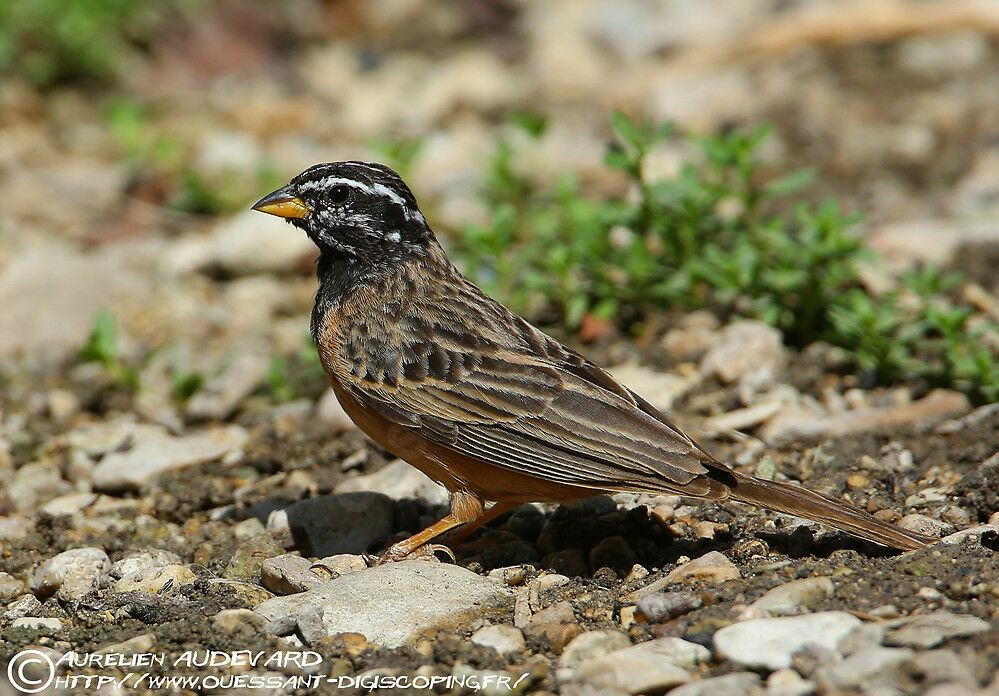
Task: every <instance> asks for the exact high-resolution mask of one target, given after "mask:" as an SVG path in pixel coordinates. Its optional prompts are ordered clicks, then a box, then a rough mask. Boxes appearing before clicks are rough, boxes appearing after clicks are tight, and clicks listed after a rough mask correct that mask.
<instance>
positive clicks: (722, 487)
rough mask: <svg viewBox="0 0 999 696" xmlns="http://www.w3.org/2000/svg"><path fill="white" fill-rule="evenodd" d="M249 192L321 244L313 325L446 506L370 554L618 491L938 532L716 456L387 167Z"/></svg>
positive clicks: (342, 393)
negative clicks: (468, 247) (518, 307)
mask: <svg viewBox="0 0 999 696" xmlns="http://www.w3.org/2000/svg"><path fill="white" fill-rule="evenodd" d="M252 208H253V210H257V211H260V212H264V213H268V214H271V215H276V216H278V217H281V218H284V219H285V220H286V221H288V222H290V223H291V224H292V225H294V226H295V227H297V228H300V229H301V230H304V232H305V234H306V235H308V237H309V238H310V239H311V240H312V241H313V242H314V243H315V245H316V246H317V247H318V248H319V255H318V257H317V260H316V273H317V277H318V290H317V292H316V298H315V304H314V307H313V309H312V315H311V321H310V330H311V333H312V337H313V339H314V341H315V345H316V346H317V349H318V353H319V358H320V361H321V363H322V366H323V369H324V371H325V373H326V376H327V377H328V379H329V382H330V386H331V387H332V391H333V393H334V394H335V395H336V398H337V399H338V401H339V402H340V404H341V406H342V407H343V409H344V411H345V412H346V413H347V415H348V416H349V417H350V418H351V419H352V420H353V421H354V423H355V424H356V425H357V426H358V427H360V429H361V430H363V431H364V432H365V433H366V434H367V435H368V436H369V437H370V438H371V439H372V440H374V441H375V442H376V443H378V444H379V445H381V446H382V447H384V448H385V449H386V450H388V451H389V452H391V453H392V454H393V455H395V456H396V457H399V458H401V459H403V460H405V461H406V462H408V463H409V464H411V465H412V466H415V467H416V468H418V469H420V470H421V471H423V472H424V473H425V474H426V475H427V476H429V477H430V478H432V479H433V480H435V481H437V482H438V483H440V484H441V485H443V486H444V487H445V488H446V489H447V490H448V492H449V494H450V512H449V513H448V514H447V515H445V516H444V517H443V518H442V519H441V520H439V521H438V522H436V523H434V524H432V525H430V526H429V527H427V528H426V529H424V530H423V531H420V532H418V533H416V534H414V535H412V536H410V537H408V538H406V539H403V540H401V541H398V542H396V543H394V544H392V545H391V546H390V547H389V548H388V550H387V551H386V552H385V553H384V554H383V555H382V556H381V557H380V559H379V562H391V561H398V560H402V559H406V558H411V557H418V556H420V555H432V554H434V553H435V552H437V551H441V550H443V551H446V552H448V553H450V551H449V550H448V549H447V547H444V546H442V545H440V544H438V543H436V542H435V539H437V537H438V536H439V535H441V534H443V533H445V532H448V531H451V538H452V539H453V540H455V541H458V540H460V539H463V538H466V537H467V536H468V535H469V534H470V533H471V532H472V531H474V530H475V529H477V528H479V527H480V526H481V525H483V524H485V523H487V522H488V521H490V520H492V519H495V518H496V517H498V516H500V515H502V514H503V513H505V512H507V511H510V510H512V509H514V508H516V507H517V506H519V505H522V504H524V503H529V502H553V503H562V502H570V501H573V500H579V499H583V498H589V497H593V496H597V495H605V494H614V493H620V492H640V493H642V492H644V493H666V494H676V495H681V496H688V497H692V498H700V499H704V500H709V501H723V500H727V499H731V500H735V501H740V502H744V503H751V504H755V505H758V506H763V507H767V508H771V509H774V510H778V511H780V512H783V513H788V514H792V515H796V516H798V517H803V518H807V519H809V520H813V521H815V522H821V523H824V524H827V525H830V526H832V527H835V528H837V529H839V530H842V531H845V532H848V533H850V534H853V535H855V536H859V537H862V538H864V539H867V540H871V541H874V542H878V543H880V544H883V545H886V546H889V547H894V548H897V549H901V550H915V549H921V548H924V547H926V546H927V545H929V544H931V543H932V542H934V541H935V540H934V539H932V538H930V537H927V536H924V535H922V534H918V533H916V532H913V531H909V530H906V529H903V528H901V527H898V526H895V525H892V524H889V523H887V522H884V521H882V520H879V519H877V518H875V517H873V516H872V515H870V514H868V513H867V512H866V511H864V510H861V509H860V508H858V507H856V506H854V505H852V504H850V503H848V502H846V501H843V500H838V499H836V498H833V497H831V496H827V495H824V494H821V493H818V492H814V491H811V490H808V489H806V488H804V487H801V486H796V485H793V484H789V483H784V482H779V481H772V480H766V479H760V478H756V477H754V476H750V475H747V474H744V473H741V472H739V471H737V470H736V469H733V468H731V467H729V466H728V465H726V464H724V463H723V462H721V461H719V460H718V459H717V458H715V457H714V456H712V455H711V454H710V453H709V452H708V451H707V450H705V449H704V448H703V447H701V446H700V445H699V444H698V443H697V442H695V441H694V440H693V439H692V438H691V437H690V436H688V435H687V434H686V433H684V432H683V431H682V430H681V429H680V428H679V427H678V426H677V425H676V423H675V422H674V421H673V420H671V419H670V418H669V417H668V416H667V415H666V414H664V413H662V412H661V411H659V410H658V409H656V408H655V407H654V406H652V405H651V404H650V403H649V402H648V401H646V400H645V399H643V398H642V397H641V396H639V395H638V394H637V393H636V392H635V391H632V390H631V389H629V388H628V387H626V386H624V385H623V384H621V383H620V382H618V381H617V380H616V379H614V378H613V377H612V376H611V375H610V374H609V373H608V372H606V371H605V370H603V369H602V368H601V367H599V366H598V365H596V364H595V363H593V362H591V361H590V360H588V359H586V358H585V357H583V356H582V355H581V354H580V353H579V352H577V351H576V350H574V349H573V348H571V347H569V346H566V345H564V344H562V343H560V342H559V341H557V340H555V339H554V338H552V337H550V336H549V335H547V334H546V333H544V332H543V331H541V330H540V329H538V328H536V327H535V326H533V325H532V324H530V323H529V322H528V321H527V320H525V319H523V318H522V317H520V316H519V315H517V314H515V313H514V312H513V311H511V310H510V309H508V308H507V307H505V306H504V305H502V304H501V303H499V302H498V301H496V300H494V299H493V298H491V297H490V296H489V295H487V294H486V293H485V292H484V291H482V290H481V289H479V288H478V287H477V286H476V285H475V284H474V283H473V282H472V281H471V280H469V279H468V278H467V277H465V276H464V275H463V274H462V273H461V272H460V271H459V270H458V268H457V267H456V266H455V265H454V264H453V263H452V262H451V261H450V260H449V259H448V257H447V255H446V254H445V251H444V248H443V247H442V245H441V243H440V242H439V241H438V239H437V237H436V235H435V234H434V232H433V230H432V229H431V227H430V226H429V225H428V223H427V220H426V218H425V217H424V215H423V213H422V212H421V211H420V208H419V206H418V204H417V201H416V198H415V197H414V195H413V193H412V191H411V190H410V188H409V186H407V185H406V183H405V182H404V181H403V179H402V178H401V177H400V176H399V174H397V173H396V172H395V171H394V170H392V169H391V168H389V167H387V166H384V165H382V164H377V163H373V162H363V161H344V162H328V163H323V164H316V165H314V166H312V167H310V168H308V169H306V170H305V171H303V172H302V173H300V174H299V175H297V176H295V177H294V178H293V179H291V181H290V183H288V184H287V185H286V186H283V187H281V188H279V189H277V190H276V191H274V192H273V193H270V194H268V195H267V196H264V197H263V198H261V199H260V200H259V201H257V203H255V204H254V205H253V206H252ZM487 503H492V506H491V507H488V508H487ZM456 528H460V529H456ZM452 530H453V531H452ZM451 555H452V557H453V554H451Z"/></svg>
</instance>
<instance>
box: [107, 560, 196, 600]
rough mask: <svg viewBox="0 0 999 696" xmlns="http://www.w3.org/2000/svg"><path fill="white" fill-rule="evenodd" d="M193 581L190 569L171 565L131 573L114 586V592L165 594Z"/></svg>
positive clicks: (194, 576)
mask: <svg viewBox="0 0 999 696" xmlns="http://www.w3.org/2000/svg"><path fill="white" fill-rule="evenodd" d="M195 580H197V576H196V575H195V574H194V571H192V570H191V569H190V568H188V567H187V566H184V565H179V564H171V565H166V566H161V567H155V568H143V569H141V570H136V571H133V572H131V573H129V574H128V575H125V576H124V577H122V578H120V579H119V580H118V582H116V583H115V584H114V591H115V592H143V593H145V594H165V593H167V592H170V591H172V590H175V589H177V588H178V587H180V586H181V585H186V584H188V583H192V582H194V581H195Z"/></svg>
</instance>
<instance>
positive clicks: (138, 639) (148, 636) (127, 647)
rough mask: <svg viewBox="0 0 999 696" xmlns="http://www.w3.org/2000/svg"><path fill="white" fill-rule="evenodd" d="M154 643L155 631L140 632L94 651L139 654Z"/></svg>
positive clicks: (147, 649) (110, 653) (95, 652)
mask: <svg viewBox="0 0 999 696" xmlns="http://www.w3.org/2000/svg"><path fill="white" fill-rule="evenodd" d="M154 645H156V634H155V633H140V634H139V635H137V636H134V637H132V638H129V639H128V640H124V641H122V642H120V643H111V644H110V645H105V646H103V647H100V648H98V649H97V650H95V651H94V654H95V655H140V654H142V653H147V652H149V651H150V650H152V648H153V646H154Z"/></svg>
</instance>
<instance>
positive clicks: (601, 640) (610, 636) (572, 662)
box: [555, 630, 631, 681]
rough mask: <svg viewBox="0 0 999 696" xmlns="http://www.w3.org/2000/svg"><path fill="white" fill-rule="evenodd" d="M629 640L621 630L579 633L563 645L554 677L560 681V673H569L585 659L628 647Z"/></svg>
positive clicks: (561, 678)
mask: <svg viewBox="0 0 999 696" xmlns="http://www.w3.org/2000/svg"><path fill="white" fill-rule="evenodd" d="M630 647H631V640H630V639H629V638H628V636H627V634H625V633H622V632H621V631H611V630H599V631H586V632H585V633H581V634H579V635H578V636H576V637H575V638H573V639H572V640H571V641H569V644H568V645H566V646H565V649H564V650H563V651H562V656H561V657H559V659H558V671H557V672H556V673H555V676H556V679H558V680H559V681H562V680H563V679H564V678H565V677H563V676H561V674H563V673H565V674H570V673H571V671H572V670H573V669H575V668H576V667H577V666H579V665H581V664H582V663H583V662H586V661H587V660H591V659H593V658H595V657H600V656H603V655H606V654H607V653H609V652H613V651H615V650H620V649H621V648H630Z"/></svg>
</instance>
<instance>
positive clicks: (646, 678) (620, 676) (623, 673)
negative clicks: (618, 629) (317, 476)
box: [559, 633, 707, 694]
mask: <svg viewBox="0 0 999 696" xmlns="http://www.w3.org/2000/svg"><path fill="white" fill-rule="evenodd" d="M586 635H588V634H586V633H584V634H583V635H581V636H578V637H577V638H575V639H574V641H573V642H575V641H577V640H580V639H581V638H583V637H584V636H586ZM656 642H657V641H650V642H649V643H642V644H641V645H634V646H631V647H627V648H623V649H620V650H613V651H612V652H610V653H608V654H606V655H596V656H593V657H590V658H588V659H586V660H584V661H583V662H581V663H580V664H579V665H578V666H577V667H576V668H575V669H572V670H571V671H570V672H568V673H566V674H564V675H563V677H562V678H561V679H560V681H562V682H585V683H586V684H587V685H588V686H595V687H598V688H601V689H607V690H620V691H623V692H625V693H628V694H647V693H662V692H663V691H665V690H667V689H670V688H672V687H674V686H679V685H680V684H686V683H687V682H689V681H690V679H691V676H690V674H689V673H688V672H687V670H685V669H683V668H682V667H679V666H678V665H676V664H674V663H673V662H671V661H669V660H664V659H663V655H662V654H661V653H660V652H658V651H657V650H656V646H655V645H654V643H656ZM569 645H570V646H571V645H572V643H570V644H569ZM698 647H701V646H698ZM701 649H702V650H704V651H705V652H707V650H706V649H705V648H703V647H701ZM559 672H562V670H561V669H560V670H559Z"/></svg>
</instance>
